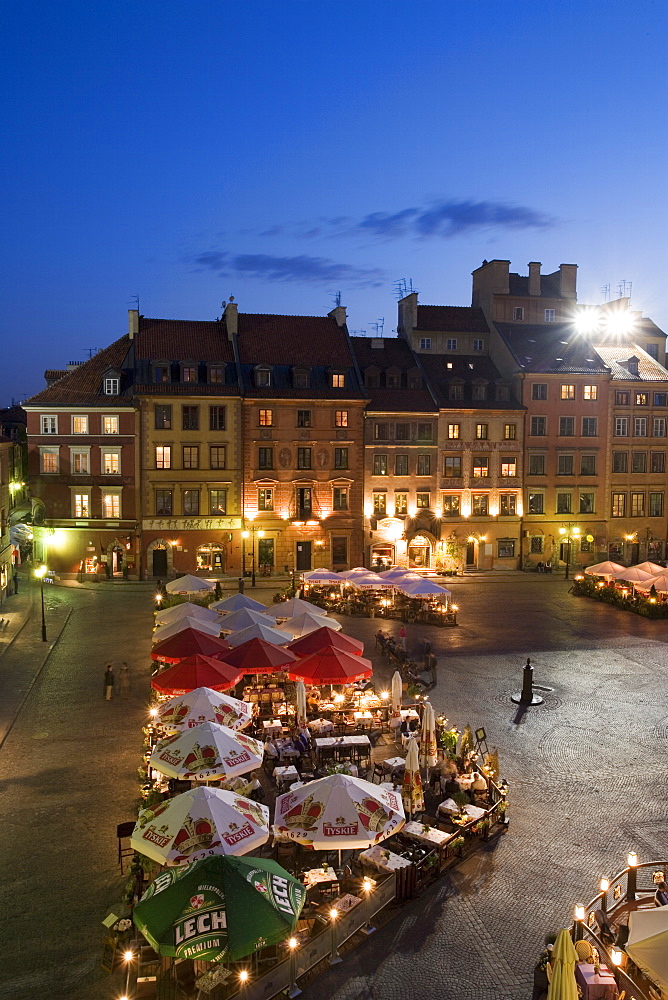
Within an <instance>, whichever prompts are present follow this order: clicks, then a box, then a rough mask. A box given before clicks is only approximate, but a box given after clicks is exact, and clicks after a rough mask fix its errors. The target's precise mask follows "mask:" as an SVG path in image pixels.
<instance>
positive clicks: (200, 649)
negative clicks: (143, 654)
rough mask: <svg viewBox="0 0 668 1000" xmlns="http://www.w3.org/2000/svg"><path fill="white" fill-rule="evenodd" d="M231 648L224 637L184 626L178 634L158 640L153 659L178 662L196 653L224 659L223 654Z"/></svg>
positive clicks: (153, 651) (152, 653)
mask: <svg viewBox="0 0 668 1000" xmlns="http://www.w3.org/2000/svg"><path fill="white" fill-rule="evenodd" d="M229 648H230V646H229V643H227V642H225V640H224V639H218V638H217V637H216V636H215V635H206V634H205V633H204V632H198V631H197V629H194V628H184V629H183V631H181V632H179V633H178V634H177V635H170V637H169V639H163V640H162V642H156V644H155V646H154V647H153V649H152V650H151V659H152V660H162V661H163V662H164V663H178V662H179V660H185V658H186V656H194V655H195V653H200V654H201V655H202V656H216V657H220V659H224V656H223V655H222V654H224V653H227V651H228V649H229Z"/></svg>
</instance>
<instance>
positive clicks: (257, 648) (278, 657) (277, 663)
mask: <svg viewBox="0 0 668 1000" xmlns="http://www.w3.org/2000/svg"><path fill="white" fill-rule="evenodd" d="M298 659H299V657H298V656H297V655H296V654H295V653H291V652H290V651H289V650H288V649H281V647H280V646H275V645H274V644H273V642H267V640H266V639H249V640H248V642H242V644H241V645H240V646H237V648H236V649H233V650H232V652H231V653H226V654H225V663H231V664H232V666H233V667H238V669H239V670H242V671H243V673H245V674H270V673H272V671H274V670H280V669H281V668H282V667H283V666H285V664H287V663H296V662H297V660H298Z"/></svg>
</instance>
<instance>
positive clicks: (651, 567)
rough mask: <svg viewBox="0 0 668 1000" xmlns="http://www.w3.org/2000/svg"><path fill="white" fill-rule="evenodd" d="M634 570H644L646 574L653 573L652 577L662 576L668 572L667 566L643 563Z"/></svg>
mask: <svg viewBox="0 0 668 1000" xmlns="http://www.w3.org/2000/svg"><path fill="white" fill-rule="evenodd" d="M633 568H634V569H642V570H644V572H645V573H651V574H652V576H661V574H662V573H665V572H666V567H665V566H659V564H658V563H653V562H641V563H638V565H637V566H634V567H633Z"/></svg>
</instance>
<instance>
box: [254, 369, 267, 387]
mask: <svg viewBox="0 0 668 1000" xmlns="http://www.w3.org/2000/svg"><path fill="white" fill-rule="evenodd" d="M255 385H256V386H259V387H261V388H265V389H266V388H267V387H268V386H270V385H271V368H256V369H255Z"/></svg>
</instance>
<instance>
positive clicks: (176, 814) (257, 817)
mask: <svg viewBox="0 0 668 1000" xmlns="http://www.w3.org/2000/svg"><path fill="white" fill-rule="evenodd" d="M268 839H269V809H268V808H267V806H263V805H261V804H260V803H259V802H253V800H252V799H247V798H246V797H245V796H243V795H237V794H236V793H235V792H227V791H223V790H222V789H221V788H207V787H206V786H205V785H200V786H199V787H197V788H191V789H190V791H188V792H182V793H181V795H176V796H174V798H173V799H167V801H165V802H160V803H158V805H156V806H151V807H150V808H149V809H143V810H142V811H141V812H140V813H139V818H138V820H137V823H136V825H135V828H134V830H133V832H132V836H131V838H130V846H131V847H132V848H134V850H135V851H139V853H140V854H144V855H145V856H146V857H147V858H152V860H153V861H157V862H158V864H159V865H183V864H187V863H188V862H193V861H199V860H200V859H201V858H206V857H210V856H211V855H212V854H248V852H249V851H253V850H255V849H256V848H258V847H261V846H262V844H264V843H265V842H266V841H267V840H268Z"/></svg>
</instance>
